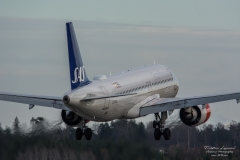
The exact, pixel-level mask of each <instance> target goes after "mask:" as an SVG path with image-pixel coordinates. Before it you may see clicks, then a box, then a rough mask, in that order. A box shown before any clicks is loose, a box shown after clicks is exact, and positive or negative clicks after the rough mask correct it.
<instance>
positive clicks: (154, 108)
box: [140, 92, 240, 116]
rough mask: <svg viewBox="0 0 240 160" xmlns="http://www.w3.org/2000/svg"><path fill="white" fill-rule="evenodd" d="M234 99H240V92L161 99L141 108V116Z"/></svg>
mask: <svg viewBox="0 0 240 160" xmlns="http://www.w3.org/2000/svg"><path fill="white" fill-rule="evenodd" d="M233 99H237V100H239V99H240V92H235V93H227V94H218V95H205V96H195V97H188V98H165V99H159V101H156V102H155V103H154V104H152V105H149V106H143V107H141V108H140V116H145V115H148V114H151V113H158V112H164V111H170V110H174V109H180V108H186V107H191V106H196V105H202V104H208V103H215V102H222V101H228V100H233Z"/></svg>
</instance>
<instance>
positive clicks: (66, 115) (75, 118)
mask: <svg viewBox="0 0 240 160" xmlns="http://www.w3.org/2000/svg"><path fill="white" fill-rule="evenodd" d="M61 116H62V120H63V122H65V123H66V124H67V125H68V126H78V125H80V123H81V121H82V120H83V118H82V117H80V116H79V115H77V114H76V113H74V112H73V111H66V110H62V113H61Z"/></svg>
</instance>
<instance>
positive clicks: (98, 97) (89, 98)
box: [81, 93, 137, 101]
mask: <svg viewBox="0 0 240 160" xmlns="http://www.w3.org/2000/svg"><path fill="white" fill-rule="evenodd" d="M134 94H137V93H128V94H118V95H106V96H96V97H85V98H83V99H82V100H81V101H87V100H94V99H104V98H113V97H122V96H129V95H134Z"/></svg>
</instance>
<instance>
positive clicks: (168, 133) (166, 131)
mask: <svg viewBox="0 0 240 160" xmlns="http://www.w3.org/2000/svg"><path fill="white" fill-rule="evenodd" d="M163 136H164V139H165V140H169V139H170V138H171V131H170V129H169V128H165V129H164V131H163Z"/></svg>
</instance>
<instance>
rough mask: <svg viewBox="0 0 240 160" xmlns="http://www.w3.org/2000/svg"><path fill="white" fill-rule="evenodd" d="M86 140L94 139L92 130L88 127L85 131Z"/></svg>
mask: <svg viewBox="0 0 240 160" xmlns="http://www.w3.org/2000/svg"><path fill="white" fill-rule="evenodd" d="M84 134H85V138H86V140H88V141H89V140H91V139H92V130H91V129H90V128H87V129H86V130H85V132H84Z"/></svg>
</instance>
